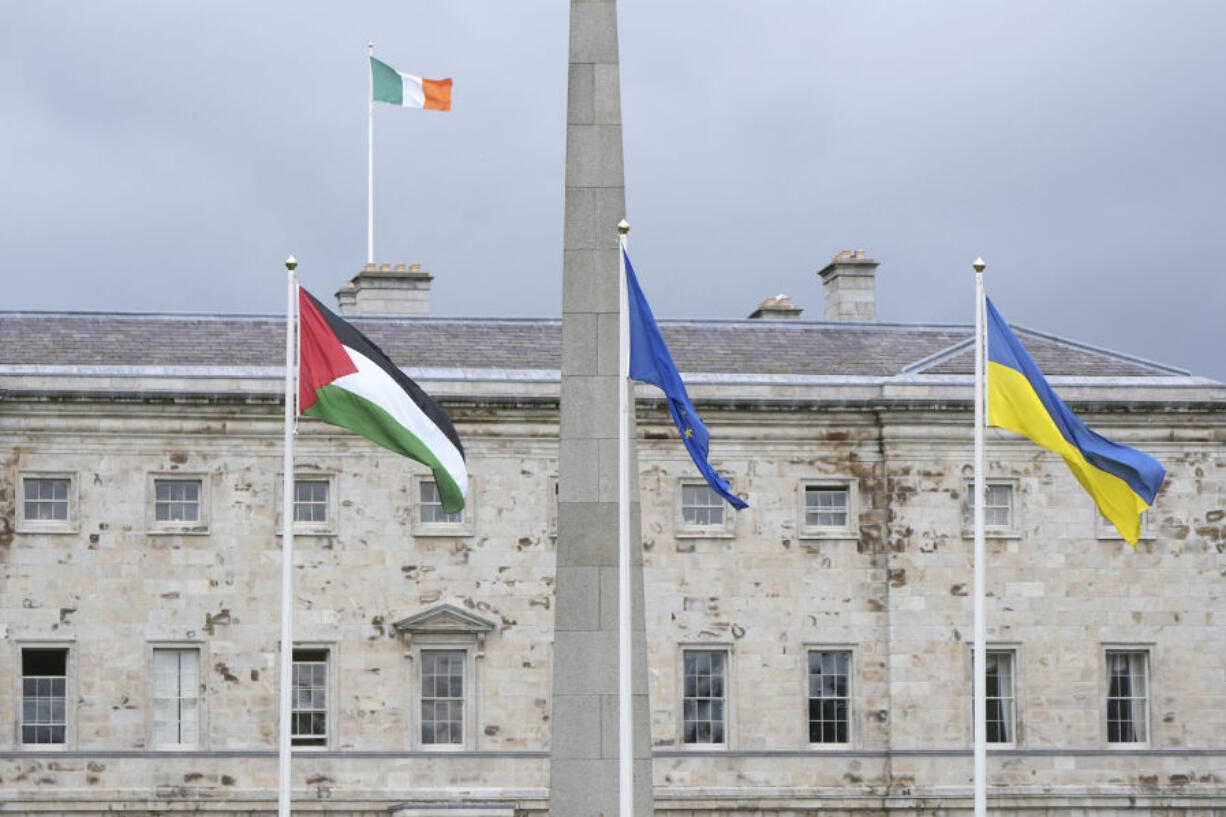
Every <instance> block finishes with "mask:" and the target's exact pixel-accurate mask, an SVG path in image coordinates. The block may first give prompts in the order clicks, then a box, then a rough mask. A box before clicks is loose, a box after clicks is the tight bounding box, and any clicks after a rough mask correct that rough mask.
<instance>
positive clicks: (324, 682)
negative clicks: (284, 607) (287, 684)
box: [290, 649, 328, 746]
mask: <svg viewBox="0 0 1226 817" xmlns="http://www.w3.org/2000/svg"><path fill="white" fill-rule="evenodd" d="M291 688H292V690H293V695H292V701H291V707H292V711H291V713H290V743H291V744H292V745H294V746H327V745H328V651H327V650H317V649H315V650H308V649H296V650H294V655H293V684H292V687H291Z"/></svg>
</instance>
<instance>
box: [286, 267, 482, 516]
mask: <svg viewBox="0 0 1226 817" xmlns="http://www.w3.org/2000/svg"><path fill="white" fill-rule="evenodd" d="M298 327H299V329H298V331H299V354H298V362H299V368H298V371H299V375H298V378H299V379H298V410H299V412H301V413H302V414H306V415H309V416H311V417H317V418H319V419H320V420H323V421H324V422H325V423H330V424H332V425H337V426H341V427H342V428H347V429H349V430H350V431H353V432H355V433H357V434H360V435H361V436H363V437H365V438H366V439H368V440H370V441H371V442H373V443H376V444H377V445H381V446H383V447H384V448H387V449H389V450H391V451H395V452H396V453H397V454H403V455H404V456H406V457H410V458H411V459H414V460H417V461H418V462H420V463H424V464H425V465H426V466H428V467H429V468H430V470H431V471H432V472H433V473H434V481H435V485H436V486H437V487H438V492H439V498H440V499H441V500H442V505H443V510H444V511H445V512H446V513H455V512H457V511H459V510H460V509H461V508H463V507H464V494H465V492H466V491H467V489H468V470H467V468H466V466H465V463H464V447H463V446H462V445H461V444H460V438H459V436H458V435H457V434H456V431H455V428H454V427H453V426H452V425H451V420H449V419H448V418H447V415H446V414H445V413H444V412H443V410H442V409H441V408H439V406H438V404H437V403H435V402H434V400H432V399H431V398H430V396H429V395H428V394H426V393H425V392H424V391H423V390H422V388H421V386H418V385H417V384H416V383H414V382H413V380H412V379H411V378H410V377H409V376H408V375H406V374H405V373H404V372H402V371H401V370H400V368H399V367H398V366H396V364H395V363H393V362H392V361H391V359H390V358H388V356H387V355H386V354H384V352H383V350H382V349H380V348H379V347H378V346H376V345H375V344H374V343H372V342H371V341H370V339H369V338H367V337H366V336H365V335H363V334H362V333H361V332H359V331H358V330H357V329H355V328H354V327H353V326H351V325H350V324H348V323H347V322H345V321H344V320H342V319H341V318H339V317H337V316H336V315H335V314H333V313H332V312H331V311H330V310H329V309H328V308H327V307H325V306H324V305H323V304H321V303H320V302H319V301H317V300H316V299H315V297H314V296H313V295H311V293H309V292H307V291H306V290H305V289H303V288H302V287H299V288H298Z"/></svg>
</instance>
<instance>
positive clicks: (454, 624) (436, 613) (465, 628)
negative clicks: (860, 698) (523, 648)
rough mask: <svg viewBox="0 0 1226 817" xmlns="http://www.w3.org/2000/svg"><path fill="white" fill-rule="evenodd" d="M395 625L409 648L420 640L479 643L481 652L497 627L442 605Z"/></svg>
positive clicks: (455, 643)
mask: <svg viewBox="0 0 1226 817" xmlns="http://www.w3.org/2000/svg"><path fill="white" fill-rule="evenodd" d="M392 626H393V627H395V628H396V632H398V633H400V636H401V638H403V639H404V645H405V648H406V649H407V648H408V646H409V644H410V643H411V642H413V641H414V640H417V641H418V642H419V643H421V644H432V645H452V646H460V645H464V644H475V645H476V646H477V648H478V650H480V649H483V648H484V646H485V636H486V635H487V634H488V633H490V632H493V630H494V628H495V627H496V626H497V625H496V624H494V622H492V621H488V620H487V619H484V618H481V616H478V615H474V614H473V613H470V612H468V611H467V610H461V609H460V608H459V607H453V606H452V605H450V604H439V605H437V606H435V607H431V608H430V609H429V610H423V611H422V612H420V613H418V614H417V615H415V616H409V617H408V618H402V619H401V620H400V621H397V622H396V623H395V624H393V625H392ZM478 654H479V653H478Z"/></svg>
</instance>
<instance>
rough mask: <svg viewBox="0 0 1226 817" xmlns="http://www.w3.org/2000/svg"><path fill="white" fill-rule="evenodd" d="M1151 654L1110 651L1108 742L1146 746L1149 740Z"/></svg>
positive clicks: (1108, 654)
mask: <svg viewBox="0 0 1226 817" xmlns="http://www.w3.org/2000/svg"><path fill="white" fill-rule="evenodd" d="M1147 659H1148V655H1147V653H1146V652H1145V651H1144V650H1127V651H1124V650H1120V651H1115V650H1109V651H1108V652H1107V742H1108V743H1145V742H1146V741H1147V740H1148V739H1149V737H1148V729H1147V728H1146V727H1147V724H1148V702H1149V698H1148V694H1149V688H1148V683H1147V681H1148V679H1147V677H1146V676H1147V670H1148V660H1147Z"/></svg>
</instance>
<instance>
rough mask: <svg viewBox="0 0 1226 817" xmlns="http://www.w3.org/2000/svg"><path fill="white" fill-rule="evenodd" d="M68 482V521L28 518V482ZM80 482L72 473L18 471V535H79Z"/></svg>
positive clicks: (16, 499) (16, 497) (16, 502)
mask: <svg viewBox="0 0 1226 817" xmlns="http://www.w3.org/2000/svg"><path fill="white" fill-rule="evenodd" d="M27 479H28V480H42V479H51V480H68V518H67V519H29V518H27V517H26V480H27ZM78 484H79V483H78V480H77V475H76V473H74V472H72V471H18V472H17V479H16V486H15V487H16V496H15V497H14V503H15V505H16V519H15V520H14V521H15V523H16V525H15V527H16V530H17V533H77V532H78V531H79V530H80V505H81V503H80V497H79V495H78Z"/></svg>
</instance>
